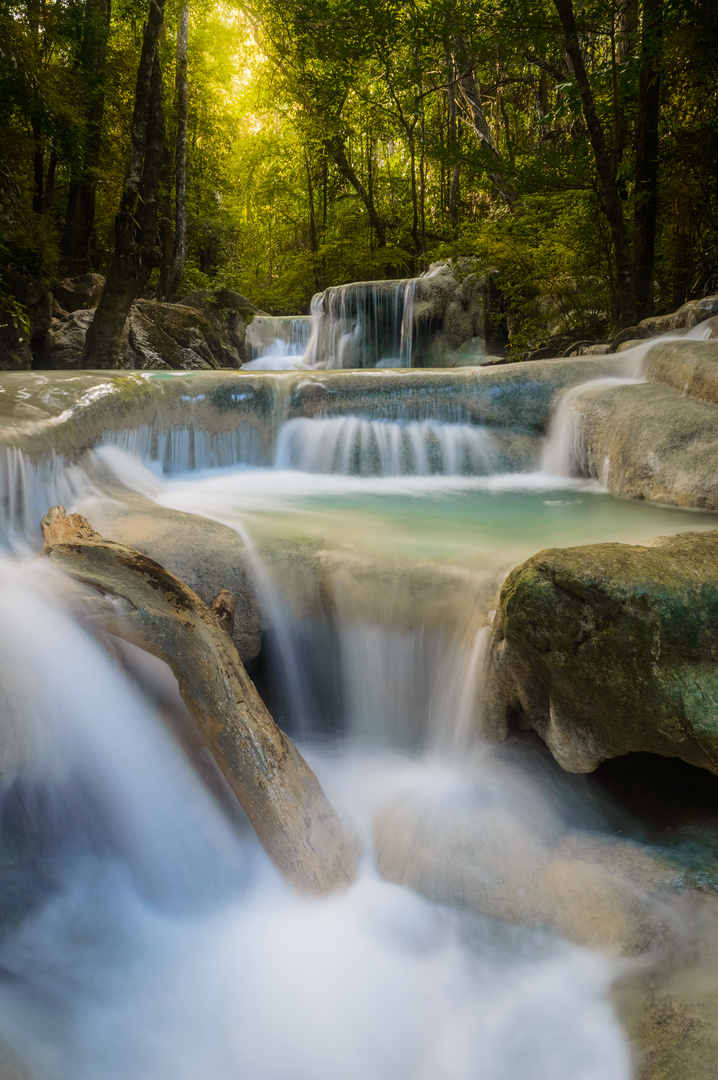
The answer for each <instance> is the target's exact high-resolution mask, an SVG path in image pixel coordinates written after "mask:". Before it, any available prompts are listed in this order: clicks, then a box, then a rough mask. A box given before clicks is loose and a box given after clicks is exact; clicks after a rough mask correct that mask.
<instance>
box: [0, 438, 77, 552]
mask: <svg viewBox="0 0 718 1080" xmlns="http://www.w3.org/2000/svg"><path fill="white" fill-rule="evenodd" d="M90 485H91V478H90V475H89V473H88V471H87V470H86V469H85V468H83V466H81V465H77V464H73V463H71V462H69V461H68V460H67V459H66V458H64V457H63V456H62V455H60V454H55V453H54V452H53V453H52V454H51V455H50V456H49V457H47V458H44V459H42V460H41V461H39V462H35V461H33V460H32V458H30V457H29V455H28V454H25V453H23V451H22V450H18V449H17V448H15V447H7V448H5V449H0V547H5V546H9V547H11V548H17V547H20V548H22V547H25V546H27V545H28V544H29V545H30V546H34V547H37V546H38V545H39V543H40V540H41V536H40V521H41V519H42V516H43V514H46V513H47V510H48V508H49V507H50V506H54V505H56V504H57V503H62V504H63V505H65V504H66V505H68V506H69V505H71V504H72V503H74V502H75V500H76V499H77V498H78V496H79V495H80V494H84V493H85V492H86V491H87V490H88V487H89V486H90Z"/></svg>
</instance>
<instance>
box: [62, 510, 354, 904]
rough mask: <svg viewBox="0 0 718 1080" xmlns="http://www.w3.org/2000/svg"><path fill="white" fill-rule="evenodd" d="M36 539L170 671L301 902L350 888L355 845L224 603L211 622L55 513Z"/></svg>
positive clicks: (152, 567)
mask: <svg viewBox="0 0 718 1080" xmlns="http://www.w3.org/2000/svg"><path fill="white" fill-rule="evenodd" d="M42 530H43V534H44V537H45V547H44V553H45V555H46V556H47V557H48V558H50V559H51V560H52V562H53V563H55V564H56V565H57V566H58V567H60V568H61V569H62V570H64V571H65V572H66V573H68V574H70V575H71V576H72V577H74V578H75V579H77V580H79V581H82V582H85V583H87V584H89V585H92V586H93V587H94V588H96V589H97V590H98V591H99V592H101V593H103V594H104V595H106V596H109V597H111V598H116V599H118V600H121V601H122V604H120V605H115V606H116V609H117V610H116V612H114V613H113V614H108V616H107V617H106V619H105V620H104V625H105V628H106V629H107V630H109V631H110V632H111V633H114V634H116V635H117V636H118V637H123V638H125V639H126V640H129V641H131V642H133V643H134V644H136V645H139V646H140V647H142V648H143V649H146V650H147V651H148V652H150V653H152V654H153V655H154V656H158V657H160V659H162V660H164V661H165V662H166V663H167V664H168V665H169V666H170V668H171V669H172V671H173V673H174V675H175V677H176V679H177V682H178V683H179V689H180V693H181V694H182V697H183V699H184V701H185V703H186V705H187V707H188V709H189V711H190V713H191V714H192V716H193V718H194V720H195V722H196V724H197V727H198V728H199V730H200V732H201V733H202V735H203V737H204V739H205V741H206V743H207V745H208V746H209V748H210V750H211V752H212V754H213V755H214V757H215V760H216V761H217V763H218V765H219V767H220V768H221V770H222V772H223V773H224V775H225V776H226V778H227V780H228V782H229V784H230V786H231V788H232V790H233V791H234V793H235V795H236V797H237V799H238V800H239V802H240V804H241V805H242V807H243V808H244V810H245V812H246V814H247V817H248V818H249V820H250V822H251V823H252V825H253V826H254V829H255V831H256V833H257V836H258V837H259V839H260V841H261V842H262V844H263V846H264V848H265V850H266V851H267V853H268V855H269V856H270V858H271V859H272V860H273V861H274V863H275V864H276V865H277V867H278V868H279V869H280V870H281V872H282V873H283V874H284V876H285V877H286V879H287V880H288V881H289V882H290V883H291V884H292V885H293V886H294V887H295V888H296V889H298V890H299V891H301V892H304V893H313V894H320V895H321V894H326V893H329V892H332V891H333V890H334V889H337V888H341V887H343V886H347V885H348V884H350V883H351V882H352V881H353V880H354V877H355V875H356V861H357V856H358V845H357V842H356V839H355V837H354V836H353V834H352V833H351V831H350V829H349V828H348V827H347V826H346V825H345V824H344V823H343V822H342V821H341V820H340V818H339V816H338V815H337V813H336V811H335V810H334V808H333V807H332V805H331V804H330V802H329V800H328V799H327V797H326V795H325V794H324V791H323V790H322V788H321V785H320V784H319V781H318V780H317V778H316V776H315V775H314V773H313V772H312V770H311V769H310V768H309V766H308V765H307V763H306V762H305V760H304V758H303V757H302V755H301V754H300V753H299V751H298V750H297V748H296V747H295V746H294V744H293V743H292V742H291V740H290V739H288V738H287V736H286V735H285V734H284V733H283V732H282V731H281V730H280V729H279V728H278V727H277V725H276V724H275V723H274V720H273V719H272V717H271V716H270V714H269V712H268V711H267V709H266V708H265V706H264V703H263V702H262V700H261V698H260V696H259V694H258V693H257V691H256V689H255V687H254V684H253V683H252V681H251V679H250V678H249V676H248V675H247V672H246V671H245V669H244V665H243V664H242V661H241V660H240V658H239V654H238V653H237V650H236V648H235V646H234V643H233V642H232V640H231V637H230V636H229V634H228V633H227V630H226V626H227V622H228V618H229V610H230V608H231V597H230V598H228V597H227V596H223V594H220V597H218V598H217V601H219V603H218V602H217V601H215V604H214V605H213V607H214V608H215V610H216V614H215V612H214V611H211V610H210V609H209V608H208V607H207V605H206V604H204V602H203V601H202V600H201V599H200V598H199V596H197V594H196V593H194V592H193V591H192V590H191V589H190V588H188V586H187V585H185V584H184V582H182V581H180V579H179V578H177V577H175V576H174V574H171V573H170V572H169V571H168V570H166V569H165V568H164V567H163V566H161V565H160V564H159V563H157V562H155V561H154V560H153V559H150V558H148V557H147V556H145V555H143V554H142V553H141V552H140V551H137V550H136V549H135V548H132V547H128V546H127V545H125V544H120V543H116V542H114V541H112V540H106V539H104V538H103V537H102V536H100V534H99V533H97V532H95V530H94V529H93V528H92V527H91V526H90V525H89V523H88V522H87V520H86V519H85V518H84V517H82V516H81V515H80V514H67V513H66V512H65V508H64V507H62V506H53V507H52V508H51V509H50V510H49V511H48V513H47V514H46V515H45V517H44V518H43V520H42ZM108 610H109V609H108Z"/></svg>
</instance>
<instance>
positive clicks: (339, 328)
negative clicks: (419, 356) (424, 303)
mask: <svg viewBox="0 0 718 1080" xmlns="http://www.w3.org/2000/svg"><path fill="white" fill-rule="evenodd" d="M415 289H416V278H410V279H409V280H406V281H398V282H394V281H370V282H358V283H353V284H350V285H340V286H336V287H334V288H330V289H327V290H325V292H323V293H318V294H317V295H316V296H315V297H314V298H313V299H312V307H311V313H312V319H313V323H312V330H311V334H310V337H309V341H308V345H307V351H306V354H305V363H306V365H307V366H308V367H327V368H372V367H411V363H412V355H413V351H412V350H413V324H414V292H415Z"/></svg>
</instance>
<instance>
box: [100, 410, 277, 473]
mask: <svg viewBox="0 0 718 1080" xmlns="http://www.w3.org/2000/svg"><path fill="white" fill-rule="evenodd" d="M100 445H103V446H117V447H119V448H120V449H121V450H125V451H127V453H130V454H134V455H135V456H136V457H138V458H140V460H141V461H142V462H143V463H144V464H146V465H149V466H152V467H155V468H156V469H157V470H159V471H161V472H163V473H167V474H169V475H173V474H174V473H182V472H189V471H191V470H194V469H197V470H203V469H223V468H228V467H232V466H236V465H254V466H257V465H261V464H263V463H264V460H265V457H266V454H265V450H264V447H263V445H262V436H261V434H260V432H259V430H258V428H257V426H256V425H255V424H253V423H250V422H249V421H240V422H239V423H238V424H237V426H236V428H234V429H233V430H231V431H223V432H218V433H212V432H209V431H206V430H205V429H203V428H201V427H197V426H196V425H195V424H194V423H191V422H190V423H188V424H187V425H184V426H180V425H173V426H172V427H170V428H163V427H160V426H159V425H157V424H155V425H153V426H150V425H148V424H143V425H141V426H139V427H136V428H125V429H120V430H118V431H113V432H108V434H107V435H106V437H105V438H104V439H103V441H102V443H101V444H100Z"/></svg>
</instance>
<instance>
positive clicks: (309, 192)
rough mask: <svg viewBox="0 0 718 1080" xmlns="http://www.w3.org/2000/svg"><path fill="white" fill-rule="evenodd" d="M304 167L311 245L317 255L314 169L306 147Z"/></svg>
mask: <svg viewBox="0 0 718 1080" xmlns="http://www.w3.org/2000/svg"><path fill="white" fill-rule="evenodd" d="M304 166H305V168H306V170H307V197H308V199H309V243H310V244H311V248H312V251H313V252H314V254H316V253H317V252H318V251H319V236H318V234H317V216H316V214H315V212H314V184H313V183H312V168H311V163H310V161H309V154H308V153H307V148H306V146H305V147H304Z"/></svg>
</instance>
